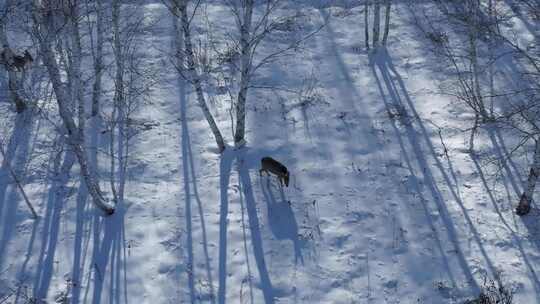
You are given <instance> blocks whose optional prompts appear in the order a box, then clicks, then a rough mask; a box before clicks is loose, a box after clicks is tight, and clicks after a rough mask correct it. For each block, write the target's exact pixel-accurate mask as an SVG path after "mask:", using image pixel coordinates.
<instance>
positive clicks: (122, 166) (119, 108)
mask: <svg viewBox="0 0 540 304" xmlns="http://www.w3.org/2000/svg"><path fill="white" fill-rule="evenodd" d="M120 4H121V3H120V0H114V1H113V10H112V12H113V13H112V24H113V45H114V58H115V61H116V74H115V91H114V106H115V108H116V111H115V112H116V116H113V117H115V118H114V119H115V125H116V126H117V128H118V139H117V151H116V152H117V157H118V168H117V169H116V168H114V166H113V168H112V170H113V174H114V172H118V185H117V187H116V195H117V197H116V199H117V200H119V201H123V199H124V189H125V184H126V179H125V174H126V170H127V152H128V144H129V143H128V141H127V139H126V136H125V135H126V121H127V115H126V107H127V104H126V96H125V88H124V73H125V60H126V58H125V57H124V56H125V54H124V52H123V49H122V37H121V36H120V11H121V10H120ZM111 133H114V130H111ZM112 141H113V140H111V146H113V143H112ZM112 152H114V151H112ZM113 155H114V154H113ZM113 158H114V157H113Z"/></svg>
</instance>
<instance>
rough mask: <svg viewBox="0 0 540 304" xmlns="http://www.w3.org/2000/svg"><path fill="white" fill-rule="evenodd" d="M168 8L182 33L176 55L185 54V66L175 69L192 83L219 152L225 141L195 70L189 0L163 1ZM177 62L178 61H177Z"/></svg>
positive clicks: (196, 6)
mask: <svg viewBox="0 0 540 304" xmlns="http://www.w3.org/2000/svg"><path fill="white" fill-rule="evenodd" d="M199 2H200V1H197V2H196V5H195V8H194V12H193V15H194V14H195V12H196V10H197V8H198V5H199ZM164 3H165V4H166V5H167V6H168V7H169V9H170V11H171V12H172V13H173V14H174V16H176V18H178V22H179V23H180V24H181V29H182V34H183V37H184V46H183V49H178V50H177V52H176V56H185V59H186V60H185V62H186V63H187V66H183V65H182V66H176V69H177V71H178V72H179V73H180V74H181V75H182V76H183V77H184V78H186V80H187V81H188V82H189V83H191V85H193V87H194V89H195V93H196V96H197V102H198V104H199V107H200V108H201V110H202V112H203V115H204V117H205V119H206V121H207V122H208V125H209V126H210V130H211V131H212V133H213V134H214V138H215V140H216V144H217V146H218V150H219V152H220V153H221V152H223V151H224V150H225V141H224V140H223V136H222V135H221V131H220V130H219V127H218V126H217V124H216V121H215V119H214V116H213V115H212V113H211V112H210V109H209V108H208V104H207V102H206V98H205V95H204V90H203V87H202V85H203V83H202V79H201V76H200V75H199V72H198V71H197V63H196V60H195V52H194V50H193V42H192V40H191V19H190V18H188V11H187V10H188V3H189V0H170V2H164ZM181 47H182V45H181V44H177V48H181ZM177 62H178V61H177Z"/></svg>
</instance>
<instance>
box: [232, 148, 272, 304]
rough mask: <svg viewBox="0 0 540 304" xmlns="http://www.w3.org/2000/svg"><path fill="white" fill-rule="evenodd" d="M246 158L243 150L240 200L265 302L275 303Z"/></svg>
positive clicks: (241, 155)
mask: <svg viewBox="0 0 540 304" xmlns="http://www.w3.org/2000/svg"><path fill="white" fill-rule="evenodd" d="M244 156H245V149H242V150H240V151H239V153H238V162H237V168H236V169H237V171H238V177H239V187H240V194H241V197H240V199H241V200H243V201H245V204H246V211H247V214H248V222H249V230H250V236H251V244H252V246H253V254H254V256H255V263H256V264H257V269H258V272H259V279H260V287H261V290H262V293H263V297H264V301H265V303H274V302H275V301H274V290H273V287H272V281H271V280H270V275H269V273H268V269H267V267H266V262H265V258H264V249H263V242H262V236H261V230H260V224H259V217H258V215H257V208H256V203H255V196H254V194H253V185H252V183H251V178H250V176H249V168H248V167H246V166H245V162H244Z"/></svg>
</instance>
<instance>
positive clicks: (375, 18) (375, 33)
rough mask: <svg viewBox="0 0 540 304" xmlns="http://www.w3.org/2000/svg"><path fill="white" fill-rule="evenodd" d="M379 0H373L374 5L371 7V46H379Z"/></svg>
mask: <svg viewBox="0 0 540 304" xmlns="http://www.w3.org/2000/svg"><path fill="white" fill-rule="evenodd" d="M379 1H380V0H375V7H374V9H373V11H374V12H373V47H374V48H378V47H379V31H380V27H381V4H380V3H379Z"/></svg>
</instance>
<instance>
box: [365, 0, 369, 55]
mask: <svg viewBox="0 0 540 304" xmlns="http://www.w3.org/2000/svg"><path fill="white" fill-rule="evenodd" d="M364 36H365V39H366V49H367V50H369V0H366V2H365V3H364Z"/></svg>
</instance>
